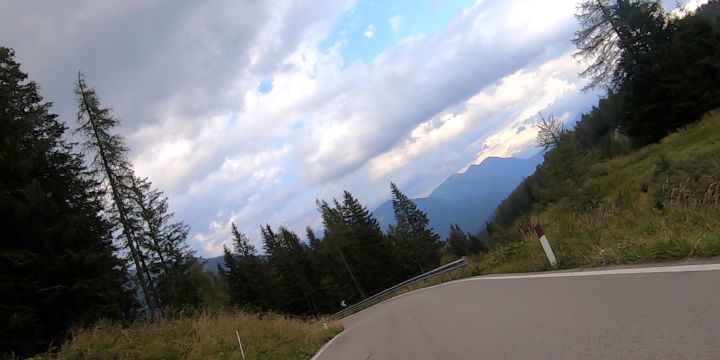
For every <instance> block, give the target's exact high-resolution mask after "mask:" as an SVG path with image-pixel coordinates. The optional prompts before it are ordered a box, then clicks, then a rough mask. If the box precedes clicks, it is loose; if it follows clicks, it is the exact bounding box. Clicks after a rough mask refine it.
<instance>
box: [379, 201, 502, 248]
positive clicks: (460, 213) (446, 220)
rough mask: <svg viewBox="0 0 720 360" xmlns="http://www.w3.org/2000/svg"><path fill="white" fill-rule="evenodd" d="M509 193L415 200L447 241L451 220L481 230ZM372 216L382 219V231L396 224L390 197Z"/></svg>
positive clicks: (462, 227)
mask: <svg viewBox="0 0 720 360" xmlns="http://www.w3.org/2000/svg"><path fill="white" fill-rule="evenodd" d="M508 195H509V192H495V193H491V194H486V195H485V196H483V197H467V198H460V199H452V200H446V199H440V198H431V197H428V198H419V199H413V202H414V203H415V204H416V205H417V206H418V208H419V209H420V210H422V211H424V212H425V213H426V214H427V216H428V220H430V224H429V225H430V227H432V228H433V229H434V230H435V232H436V233H438V234H440V236H442V238H443V240H444V239H445V238H446V237H448V236H449V235H450V224H451V223H452V224H457V225H458V226H460V228H461V229H463V231H465V232H470V233H473V234H476V233H478V232H479V231H480V230H482V228H483V227H484V226H485V221H488V220H490V217H491V216H492V214H493V212H494V211H495V208H497V206H498V204H500V202H501V201H503V200H504V199H505V198H506V197H507V196H508ZM373 215H374V216H375V218H376V219H378V222H380V227H381V228H382V229H383V231H387V229H388V226H389V225H390V224H392V225H395V224H396V222H395V213H394V211H393V207H392V202H391V201H390V200H388V201H386V202H385V203H383V204H382V205H380V207H378V208H377V209H375V211H373Z"/></svg>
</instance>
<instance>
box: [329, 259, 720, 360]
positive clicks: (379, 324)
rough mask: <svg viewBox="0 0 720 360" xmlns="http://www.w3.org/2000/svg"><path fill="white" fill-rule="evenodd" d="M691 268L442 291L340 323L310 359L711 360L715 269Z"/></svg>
mask: <svg viewBox="0 0 720 360" xmlns="http://www.w3.org/2000/svg"><path fill="white" fill-rule="evenodd" d="M682 268H685V269H682ZM694 269H695V270H693V268H687V267H660V268H650V269H649V271H648V268H645V270H643V269H640V270H639V271H640V273H637V272H632V271H633V270H628V269H623V271H625V273H613V271H606V272H605V273H602V272H600V273H595V274H591V273H593V272H592V271H586V272H581V273H573V274H568V273H564V275H563V273H555V274H554V275H553V274H549V275H548V274H542V275H544V276H541V277H528V276H511V277H497V278H479V279H469V280H465V281H461V282H454V283H449V284H445V285H442V286H437V287H433V288H428V289H425V290H421V291H417V292H413V293H410V294H407V295H404V296H400V297H397V298H394V299H391V300H389V301H386V302H384V303H382V304H379V305H376V306H374V307H372V308H369V309H367V310H365V311H363V312H361V313H358V314H356V315H353V316H351V317H349V318H346V319H344V320H342V324H343V326H344V327H345V331H344V332H343V333H341V334H340V335H339V336H338V337H336V338H335V339H333V341H332V342H331V343H330V344H329V345H328V346H327V347H326V348H325V349H324V350H323V351H322V352H321V353H320V354H319V355H318V356H317V357H316V358H315V359H317V360H394V359H398V360H400V359H402V360H431V359H432V360H436V359H448V360H450V359H483V360H484V359H488V360H494V359H512V360H516V359H533V360H542V359H552V360H578V359H583V360H585V359H588V360H591V359H617V360H619V359H633V360H637V359H648V360H661V359H688V360H689V359H692V360H701V359H708V360H710V359H713V360H717V359H720V266H718V264H709V265H701V266H699V267H696V268H694ZM697 269H702V270H705V271H697ZM690 270H693V271H690ZM628 271H630V272H631V273H627V272H628ZM654 271H661V272H654ZM621 272H622V271H621ZM570 275H572V276H570ZM575 275H579V276H575ZM585 275H596V276H585Z"/></svg>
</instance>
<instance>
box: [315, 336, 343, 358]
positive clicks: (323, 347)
mask: <svg viewBox="0 0 720 360" xmlns="http://www.w3.org/2000/svg"><path fill="white" fill-rule="evenodd" d="M343 333H345V331H343V332H341V333H339V334H337V335H335V337H334V338H332V339H330V341H328V342H327V343H325V345H323V346H322V347H321V348H320V350H318V352H317V354H315V356H313V357H311V358H310V360H317V359H318V358H319V357H320V355H322V353H323V351H325V349H327V347H328V346H330V344H332V342H333V341H335V339H337V338H338V336H340V335H342V334H343Z"/></svg>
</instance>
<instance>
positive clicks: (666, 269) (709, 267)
mask: <svg viewBox="0 0 720 360" xmlns="http://www.w3.org/2000/svg"><path fill="white" fill-rule="evenodd" d="M714 270H720V264H701V265H669V266H656V267H640V268H631V269H612V270H585V271H572V272H545V273H542V272H539V273H531V274H525V275H500V276H496V275H485V276H482V275H481V276H475V277H471V278H467V279H459V280H453V281H447V282H443V283H442V284H437V285H433V286H429V287H424V288H420V289H417V290H413V291H410V292H406V293H403V294H400V295H397V296H394V297H391V298H390V299H387V300H384V301H381V302H379V303H377V304H374V305H372V306H370V307H368V308H365V309H362V310H360V311H358V312H356V313H354V314H351V315H349V316H347V317H344V318H342V319H339V320H335V321H340V322H341V323H342V321H343V320H347V319H349V318H351V317H353V316H355V315H358V314H361V313H362V312H363V311H365V310H368V309H371V308H373V307H375V306H377V305H380V304H382V303H384V302H387V301H391V300H395V299H397V298H400V297H403V296H405V295H410V294H415V293H417V292H419V291H423V290H430V289H435V288H438V287H441V286H444V285H450V284H457V283H461V282H465V281H481V280H513V279H531V278H555V277H571V276H598V275H623V274H652V273H675V272H691V271H714ZM333 340H335V338H333ZM330 342H332V340H330ZM329 344H330V343H328V345H329ZM310 360H315V358H312V359H310Z"/></svg>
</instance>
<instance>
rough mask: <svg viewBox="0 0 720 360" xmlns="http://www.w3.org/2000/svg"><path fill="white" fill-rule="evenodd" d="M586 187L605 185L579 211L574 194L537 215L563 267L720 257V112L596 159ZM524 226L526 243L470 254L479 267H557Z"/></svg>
mask: <svg viewBox="0 0 720 360" xmlns="http://www.w3.org/2000/svg"><path fill="white" fill-rule="evenodd" d="M585 186H586V187H587V188H593V189H598V191H599V194H600V197H599V198H600V199H601V200H600V201H599V202H598V203H597V204H595V206H592V207H590V208H587V209H586V210H584V211H573V210H572V209H574V208H576V206H573V205H576V204H573V201H575V200H574V199H569V198H565V199H562V200H561V201H558V202H556V203H555V204H552V205H551V206H549V207H548V208H547V209H545V210H544V211H542V212H536V213H533V214H531V215H530V221H531V223H532V224H541V225H542V226H543V229H544V231H545V234H546V235H547V236H548V238H549V241H550V243H551V245H552V247H553V250H554V252H555V255H556V257H557V259H558V267H559V268H576V267H594V266H602V265H617V264H632V263H642V262H661V261H674V260H683V259H688V258H694V257H716V256H720V113H718V112H715V113H710V114H709V115H707V116H706V117H705V118H704V119H703V121H701V122H699V123H697V124H694V125H693V126H691V127H689V128H687V129H684V130H681V131H679V132H677V133H674V134H671V135H670V136H668V137H667V138H665V139H664V140H663V141H662V142H661V143H660V144H656V145H651V146H648V147H645V148H642V149H640V150H638V151H636V152H634V153H631V154H629V155H625V156H621V157H617V158H614V159H612V160H610V161H607V162H604V163H600V164H596V165H594V166H593V167H592V168H591V171H590V172H589V175H588V179H587V181H586V183H585ZM522 228H523V227H522V226H521V225H520V224H519V223H518V224H516V226H515V230H518V229H522ZM521 232H523V241H522V242H520V243H515V244H511V245H507V246H505V247H502V248H499V249H495V250H494V251H492V252H491V253H489V254H486V255H478V256H475V257H473V258H471V259H470V260H471V263H473V264H474V269H473V273H474V274H475V275H479V274H492V273H507V272H531V271H542V270H548V269H550V266H549V264H548V261H547V258H546V257H545V255H544V252H543V250H542V247H541V245H540V243H539V241H538V239H537V237H536V235H535V234H534V232H532V231H527V230H525V231H521Z"/></svg>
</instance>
